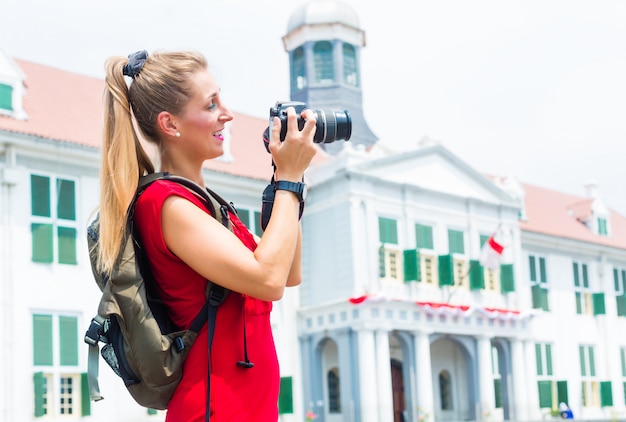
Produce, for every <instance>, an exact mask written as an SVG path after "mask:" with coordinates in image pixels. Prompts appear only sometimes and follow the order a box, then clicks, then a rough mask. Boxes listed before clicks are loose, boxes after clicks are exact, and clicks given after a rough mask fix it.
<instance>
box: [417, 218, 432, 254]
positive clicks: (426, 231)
mask: <svg viewBox="0 0 626 422" xmlns="http://www.w3.org/2000/svg"><path fill="white" fill-rule="evenodd" d="M415 244H416V246H417V248H418V249H420V248H422V249H434V248H435V245H434V242H433V228H432V226H426V225H423V224H416V225H415Z"/></svg>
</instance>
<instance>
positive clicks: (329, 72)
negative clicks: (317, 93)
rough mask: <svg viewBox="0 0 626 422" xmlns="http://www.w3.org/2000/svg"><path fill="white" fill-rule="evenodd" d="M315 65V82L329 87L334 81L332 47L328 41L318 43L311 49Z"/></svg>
mask: <svg viewBox="0 0 626 422" xmlns="http://www.w3.org/2000/svg"><path fill="white" fill-rule="evenodd" d="M313 57H314V61H313V62H314V64H315V82H316V83H318V84H321V85H330V84H332V83H333V82H334V81H335V68H334V64H333V46H332V45H331V43H330V42H328V41H320V42H318V43H316V44H315V46H314V47H313Z"/></svg>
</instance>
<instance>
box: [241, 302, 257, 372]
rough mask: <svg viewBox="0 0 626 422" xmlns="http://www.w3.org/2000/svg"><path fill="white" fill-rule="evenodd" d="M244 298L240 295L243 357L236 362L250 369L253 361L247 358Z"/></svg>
mask: <svg viewBox="0 0 626 422" xmlns="http://www.w3.org/2000/svg"><path fill="white" fill-rule="evenodd" d="M245 303H246V298H245V296H242V300H241V313H242V314H243V358H244V360H240V361H238V362H237V366H239V367H241V368H245V369H250V368H252V367H253V366H254V363H252V362H250V359H248V341H247V335H246V307H245Z"/></svg>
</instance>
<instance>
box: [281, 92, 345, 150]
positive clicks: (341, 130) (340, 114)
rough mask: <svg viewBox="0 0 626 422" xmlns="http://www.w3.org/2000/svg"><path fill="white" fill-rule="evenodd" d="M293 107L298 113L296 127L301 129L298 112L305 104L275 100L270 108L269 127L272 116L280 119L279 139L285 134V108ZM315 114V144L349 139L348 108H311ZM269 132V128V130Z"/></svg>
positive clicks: (302, 125)
mask: <svg viewBox="0 0 626 422" xmlns="http://www.w3.org/2000/svg"><path fill="white" fill-rule="evenodd" d="M289 107H293V108H294V109H295V111H296V114H297V115H298V129H299V130H302V128H303V127H304V122H305V119H303V118H302V116H300V113H302V111H303V110H304V109H306V108H307V107H306V104H305V103H303V102H301V101H288V102H280V101H278V102H276V105H275V106H274V107H271V108H270V118H269V120H270V128H271V127H272V123H273V121H274V117H278V118H279V119H280V123H281V127H280V140H281V142H282V141H284V140H285V136H286V134H287V108H289ZM312 111H313V113H314V114H315V122H316V123H315V136H314V137H313V142H315V143H316V144H329V143H331V142H335V141H338V140H341V139H343V140H346V141H348V140H350V136H351V135H352V117H351V116H350V113H348V110H343V111H337V110H331V109H319V110H312ZM269 132H270V133H271V129H270V131H269Z"/></svg>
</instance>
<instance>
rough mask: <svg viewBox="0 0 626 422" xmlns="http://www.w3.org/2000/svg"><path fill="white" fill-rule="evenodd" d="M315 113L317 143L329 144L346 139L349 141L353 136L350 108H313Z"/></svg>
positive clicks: (314, 139) (314, 140)
mask: <svg viewBox="0 0 626 422" xmlns="http://www.w3.org/2000/svg"><path fill="white" fill-rule="evenodd" d="M313 112H314V113H315V120H316V123H315V137H314V138H313V142H315V143H316V144H329V143H331V142H335V141H338V140H340V139H344V140H346V141H348V140H349V139H350V136H352V118H351V117H350V113H348V110H344V111H336V110H331V109H320V110H313Z"/></svg>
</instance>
